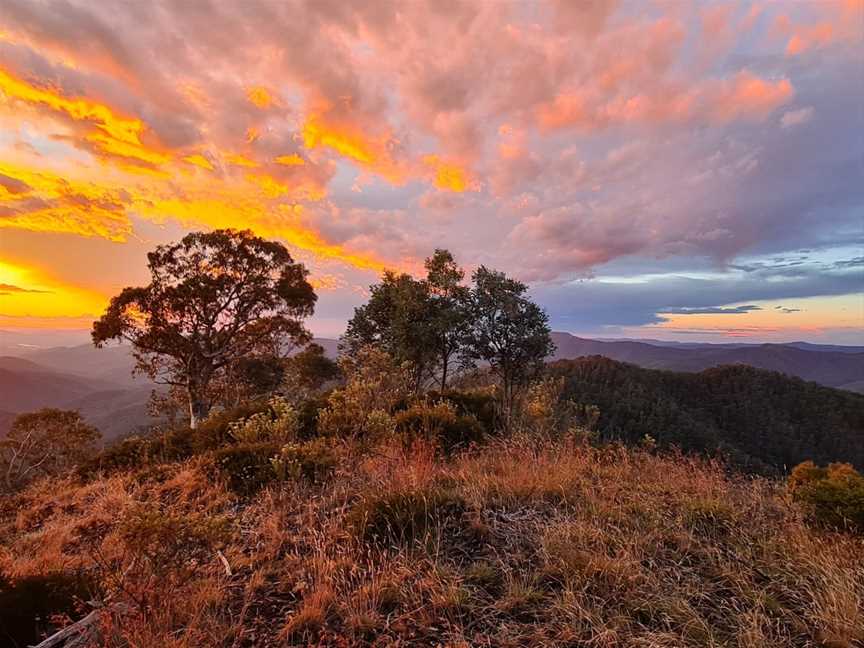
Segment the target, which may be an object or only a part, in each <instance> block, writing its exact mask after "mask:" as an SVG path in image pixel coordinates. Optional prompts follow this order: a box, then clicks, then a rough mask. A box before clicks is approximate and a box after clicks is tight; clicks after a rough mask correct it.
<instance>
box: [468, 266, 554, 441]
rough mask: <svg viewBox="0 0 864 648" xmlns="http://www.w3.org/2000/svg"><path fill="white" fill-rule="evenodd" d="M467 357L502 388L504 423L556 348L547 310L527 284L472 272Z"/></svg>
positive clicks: (485, 272)
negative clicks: (482, 364) (479, 363)
mask: <svg viewBox="0 0 864 648" xmlns="http://www.w3.org/2000/svg"><path fill="white" fill-rule="evenodd" d="M473 280H474V286H473V287H472V289H471V294H470V319H469V322H470V324H469V326H468V327H467V329H466V331H467V332H466V334H465V337H464V340H463V342H464V344H465V355H466V356H467V358H469V359H471V360H473V361H477V360H480V361H483V362H486V363H488V364H489V368H490V370H491V372H492V373H493V374H494V375H495V376H496V377H497V378H498V380H499V382H500V387H501V399H502V409H503V413H504V422H505V425H506V426H508V427H509V424H510V420H511V416H512V414H513V410H514V407H515V404H516V399H517V396H518V394H519V393H520V391H521V390H522V388H524V387H525V386H526V385H527V384H528V383H529V382H530V381H531V380H532V379H533V378H534V377H536V376H537V375H538V374H539V373H540V371H541V370H542V369H543V361H544V359H545V358H546V357H547V356H549V355H550V354H551V353H552V352H553V351H554V350H555V345H554V344H553V343H552V338H551V337H550V335H549V325H548V323H547V322H548V318H547V316H546V313H544V312H543V310H542V309H541V308H540V307H539V306H537V304H535V303H534V302H532V301H531V300H530V299H528V298H527V297H525V293H526V292H527V290H528V287H527V286H526V285H525V284H523V283H521V282H519V281H516V280H515V279H510V278H508V277H507V276H505V275H504V273H502V272H496V271H494V270H489V269H487V268H486V267H484V266H480V267H479V268H478V269H477V270H476V271H475V272H474V275H473Z"/></svg>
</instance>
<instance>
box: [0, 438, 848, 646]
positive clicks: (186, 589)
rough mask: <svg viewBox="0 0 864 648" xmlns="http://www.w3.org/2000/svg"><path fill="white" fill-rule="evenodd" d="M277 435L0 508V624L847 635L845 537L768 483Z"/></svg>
mask: <svg viewBox="0 0 864 648" xmlns="http://www.w3.org/2000/svg"><path fill="white" fill-rule="evenodd" d="M206 434H208V435H210V436H209V437H207V438H210V439H211V440H212V439H215V438H217V437H218V435H219V430H218V428H212V427H211V428H209V431H207V432H206ZM214 435H215V436H214ZM199 438H201V439H203V438H205V437H199ZM211 442H212V441H211ZM257 447H258V448H260V447H261V445H260V444H259V446H257ZM291 447H292V448H295V449H294V450H291V452H292V453H295V454H294V455H292V456H294V457H296V459H295V460H294V461H296V462H297V463H295V464H294V465H296V466H297V469H296V471H294V470H288V471H287V472H270V468H267V466H269V464H267V460H266V456H267V455H266V454H265V455H264V457H265V460H264V463H261V462H260V461H259V460H256V459H255V457H257V456H259V455H256V454H255V452H260V450H256V446H243V445H242V444H240V445H238V444H237V443H236V442H232V441H230V440H228V441H224V442H221V443H217V444H216V445H215V447H213V448H212V449H206V450H205V449H203V446H202V449H200V450H198V451H195V452H193V453H192V454H188V455H187V457H186V458H185V459H169V460H166V459H161V460H160V459H156V458H154V459H151V460H148V461H145V462H141V459H138V460H137V461H138V462H139V463H138V465H136V466H134V467H128V468H119V469H117V468H115V469H113V470H111V471H109V472H104V473H97V474H93V475H92V476H90V477H86V478H83V479H82V478H81V477H75V476H70V477H67V478H65V479H60V480H54V481H51V482H41V483H38V484H34V485H33V486H31V487H30V488H29V489H27V490H25V491H24V492H22V493H20V494H19V495H17V496H15V497H13V498H11V499H7V500H0V503H2V506H0V574H3V575H4V577H5V578H6V579H10V580H11V581H12V582H14V583H15V585H14V586H13V585H9V584H8V583H7V585H6V586H4V585H3V583H2V582H0V603H2V605H0V610H3V611H2V612H0V614H2V615H3V618H2V619H0V626H5V632H6V633H7V636H9V633H12V632H16V633H17V637H18V640H19V641H22V642H28V641H29V642H34V641H35V640H36V639H37V638H38V637H37V634H36V633H37V632H39V631H50V630H49V626H48V625H47V624H46V622H45V621H41V622H38V623H37V625H36V626H35V627H34V625H33V622H32V621H28V618H27V610H28V607H27V606H31V608H32V609H33V610H38V611H39V612H38V613H39V615H40V617H41V618H42V619H47V618H48V617H49V615H50V614H52V613H61V614H68V615H69V616H70V617H71V618H73V619H77V618H81V617H82V616H84V614H86V613H87V611H88V609H89V608H88V607H87V606H82V605H81V604H80V603H77V604H76V601H86V600H90V599H92V598H94V597H95V598H102V599H103V600H104V599H105V597H106V596H109V598H108V599H107V600H108V606H107V607H106V608H104V610H103V612H102V613H101V617H98V618H99V628H100V630H99V632H100V633H101V634H100V636H101V637H102V639H100V640H99V645H100V646H118V647H119V646H128V645H134V646H137V647H140V648H148V647H152V648H156V647H157V646H159V647H161V646H166V645H170V646H175V647H188V648H191V647H193V646H195V647H201V646H238V647H253V646H260V647H264V646H308V645H320V646H371V645H375V646H385V645H386V646H400V645H401V646H409V645H410V646H442V645H447V646H477V645H494V646H512V647H514V648H515V647H516V646H561V645H574V646H575V645H586V646H587V645H592V646H593V645H600V646H692V647H694V648H696V647H700V648H701V647H704V646H730V645H737V646H769V645H770V646H833V647H846V648H852V647H853V646H856V645H860V642H861V641H864V632H862V629H864V623H862V616H861V615H862V612H861V610H862V608H861V601H862V600H864V568H862V563H861V561H860V556H861V554H862V551H864V543H862V538H861V537H860V536H857V537H856V536H854V535H850V534H846V533H842V532H835V531H831V530H822V529H820V528H816V527H811V526H810V525H809V524H807V523H806V518H805V517H804V515H803V512H802V510H801V509H799V508H798V507H797V506H796V505H794V504H793V503H792V502H791V501H790V499H789V498H788V496H787V495H786V492H785V489H784V487H783V485H782V484H778V483H775V482H771V481H765V480H762V479H750V478H743V477H738V476H734V475H730V474H729V473H728V472H727V471H726V470H725V469H724V467H723V466H722V465H720V464H716V463H712V462H708V461H705V460H700V459H696V458H692V457H686V456H682V455H677V454H672V455H665V454H662V453H660V454H655V453H652V452H651V451H648V450H639V449H627V448H625V447H622V446H617V445H611V446H600V447H592V446H590V445H587V444H585V443H584V442H582V441H580V440H578V439H577V438H567V437H564V438H559V439H557V440H553V439H549V438H539V437H537V438H532V437H530V436H525V437H514V438H510V439H500V440H498V441H493V442H491V443H489V444H486V445H484V446H483V447H481V448H478V449H476V450H474V451H470V452H467V453H461V454H458V455H457V456H454V457H452V458H447V457H446V456H442V455H440V454H439V453H437V452H436V451H435V449H434V447H432V446H430V445H428V444H424V443H420V442H418V443H415V444H413V445H411V446H408V447H406V446H403V445H401V443H398V442H397V443H392V442H383V443H376V444H374V445H369V444H368V443H357V442H348V441H342V442H333V443H326V444H323V445H322V444H321V443H318V442H299V443H295V444H294V445H292V446H291ZM166 448H167V446H166ZM265 452H266V451H265ZM283 456H284V452H283ZM49 592H50V596H49ZM112 593H113V594H112ZM16 614H18V615H20V616H19V617H17V618H18V621H15V618H16V617H15V615H16ZM16 624H17V625H16Z"/></svg>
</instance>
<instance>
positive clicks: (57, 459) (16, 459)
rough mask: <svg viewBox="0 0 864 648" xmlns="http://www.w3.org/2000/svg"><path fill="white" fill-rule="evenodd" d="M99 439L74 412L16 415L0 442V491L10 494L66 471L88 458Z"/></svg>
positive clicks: (50, 411) (89, 426)
mask: <svg viewBox="0 0 864 648" xmlns="http://www.w3.org/2000/svg"><path fill="white" fill-rule="evenodd" d="M100 436H101V435H100V434H99V431H98V430H97V429H96V428H94V427H93V426H92V425H88V424H87V423H86V422H85V421H84V420H83V419H82V418H81V414H79V413H78V412H75V411H71V410H59V409H53V408H45V409H41V410H39V411H38V412H29V413H26V414H19V415H18V416H16V417H15V419H14V420H13V421H12V425H11V426H10V428H9V431H8V432H7V433H6V435H5V436H4V437H3V438H0V475H2V478H3V484H2V487H5V489H7V490H10V491H14V490H16V489H18V488H21V487H22V486H24V485H26V484H28V483H29V482H31V481H33V480H34V479H37V478H39V477H45V476H54V475H59V474H61V473H63V472H66V471H68V470H69V469H70V468H72V467H74V466H77V465H78V464H80V463H81V462H82V461H84V460H85V459H86V458H87V457H88V456H91V455H92V453H93V452H94V450H95V443H96V441H97V440H98V439H99V437H100Z"/></svg>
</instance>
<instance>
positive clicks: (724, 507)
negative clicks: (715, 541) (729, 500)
mask: <svg viewBox="0 0 864 648" xmlns="http://www.w3.org/2000/svg"><path fill="white" fill-rule="evenodd" d="M684 524H685V525H686V526H687V527H688V528H689V529H691V530H692V531H693V532H694V533H697V534H699V535H705V536H707V535H712V536H723V535H726V534H727V533H729V532H730V531H731V530H732V529H733V528H734V524H735V511H734V509H733V508H732V507H731V506H729V505H728V504H725V503H723V502H719V501H717V500H713V499H704V498H700V499H696V500H694V501H691V502H687V504H686V506H685V509H684Z"/></svg>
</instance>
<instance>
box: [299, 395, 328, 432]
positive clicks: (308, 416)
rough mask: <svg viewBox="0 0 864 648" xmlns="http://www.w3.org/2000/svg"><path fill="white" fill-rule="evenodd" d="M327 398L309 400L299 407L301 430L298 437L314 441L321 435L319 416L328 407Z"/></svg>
mask: <svg viewBox="0 0 864 648" xmlns="http://www.w3.org/2000/svg"><path fill="white" fill-rule="evenodd" d="M327 404H328V400H327V396H318V397H315V398H307V399H305V400H304V401H302V402H301V403H300V404H299V405H298V406H297V415H298V423H299V428H298V431H297V436H298V437H299V438H300V439H303V440H308V439H313V438H315V437H317V436H318V435H319V432H318V415H319V414H320V412H321V410H323V409H324V408H325V407H327Z"/></svg>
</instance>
